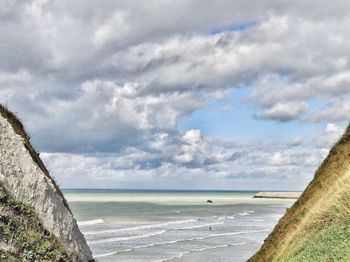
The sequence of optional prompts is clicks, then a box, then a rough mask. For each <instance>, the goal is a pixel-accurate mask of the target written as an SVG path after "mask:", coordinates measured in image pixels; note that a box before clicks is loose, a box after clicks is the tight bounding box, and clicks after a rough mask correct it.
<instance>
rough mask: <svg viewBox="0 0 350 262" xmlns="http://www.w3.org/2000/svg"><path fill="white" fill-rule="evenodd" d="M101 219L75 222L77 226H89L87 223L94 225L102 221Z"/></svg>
mask: <svg viewBox="0 0 350 262" xmlns="http://www.w3.org/2000/svg"><path fill="white" fill-rule="evenodd" d="M103 222H104V221H103V219H101V218H100V219H94V220H87V221H79V222H77V223H78V225H79V226H89V225H96V224H101V223H103Z"/></svg>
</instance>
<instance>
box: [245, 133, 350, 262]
mask: <svg viewBox="0 0 350 262" xmlns="http://www.w3.org/2000/svg"><path fill="white" fill-rule="evenodd" d="M249 261H250V262H254V261H258V262H263V261H269V262H270V261H288V262H289V261H307V262H311V261H350V128H348V129H347V131H346V132H345V134H344V135H343V137H342V138H341V139H340V140H339V142H338V143H337V144H336V145H335V146H334V147H333V148H332V150H331V151H330V153H329V155H328V156H327V158H326V159H325V161H324V162H323V163H322V165H321V166H320V167H319V169H318V170H317V172H316V174H315V177H314V179H313V180H312V182H311V183H310V184H309V186H308V187H307V189H306V190H305V191H304V193H303V194H302V196H301V197H300V198H299V199H298V201H297V202H296V203H295V204H294V205H293V206H292V207H291V208H290V209H289V210H288V211H287V213H286V214H285V216H284V217H283V218H282V219H281V220H280V221H279V223H278V224H277V226H276V227H275V229H274V230H273V232H272V233H271V234H270V236H269V237H268V238H267V239H266V240H265V242H264V244H263V246H262V247H261V249H260V250H259V251H258V252H257V253H256V254H255V255H254V256H253V257H252V258H251V259H250V260H249Z"/></svg>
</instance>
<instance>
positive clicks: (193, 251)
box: [154, 242, 246, 262]
mask: <svg viewBox="0 0 350 262" xmlns="http://www.w3.org/2000/svg"><path fill="white" fill-rule="evenodd" d="M245 244H246V243H245V242H242V243H236V244H229V245H220V246H213V247H206V248H201V249H195V250H191V251H186V252H183V253H180V254H178V255H176V256H173V257H169V258H164V259H160V260H155V261H154V262H166V261H171V260H174V259H177V258H182V257H183V256H185V255H188V254H191V253H198V252H204V251H208V250H213V249H218V248H226V247H231V246H242V245H245Z"/></svg>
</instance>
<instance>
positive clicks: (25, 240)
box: [0, 184, 77, 262]
mask: <svg viewBox="0 0 350 262" xmlns="http://www.w3.org/2000/svg"><path fill="white" fill-rule="evenodd" d="M76 260H77V256H76V254H68V253H67V252H66V250H65V248H64V246H63V245H62V244H61V243H60V241H59V240H58V239H57V238H56V237H55V236H54V235H53V234H51V233H50V232H49V231H47V230H46V229H45V228H44V227H43V225H42V223H41V222H40V220H39V219H38V217H37V216H36V214H35V212H34V211H33V209H32V208H31V207H29V206H27V205H25V204H23V203H20V202H17V201H16V200H15V199H14V198H13V197H11V196H10V195H9V194H8V193H7V192H6V190H5V189H4V188H3V187H2V186H1V184H0V261H33V262H34V261H62V262H63V261H76Z"/></svg>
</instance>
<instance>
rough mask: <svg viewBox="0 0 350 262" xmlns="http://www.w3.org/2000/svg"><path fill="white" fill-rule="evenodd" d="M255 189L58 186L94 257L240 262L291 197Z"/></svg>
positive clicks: (100, 258)
mask: <svg viewBox="0 0 350 262" xmlns="http://www.w3.org/2000/svg"><path fill="white" fill-rule="evenodd" d="M256 193H257V191H145V190H74V189H70V190H64V194H65V196H66V198H67V200H68V201H69V204H70V206H71V208H72V211H73V213H74V215H75V217H76V218H77V220H78V224H79V227H80V229H81V230H82V232H83V233H84V235H85V237H86V239H87V242H88V244H89V246H90V247H91V249H92V252H93V254H94V256H95V257H96V258H97V259H98V261H154V262H156V261H246V260H247V259H248V258H249V257H250V256H251V255H253V254H254V252H256V251H257V250H258V249H259V247H260V246H261V244H262V243H263V240H264V239H265V238H266V236H267V235H268V234H269V232H271V230H272V229H273V227H274V225H275V224H276V223H277V221H278V220H279V219H280V218H281V216H282V215H283V214H284V213H285V210H286V208H288V207H290V206H291V205H292V203H293V202H294V201H295V200H291V199H260V198H253V196H254V195H255V194H256ZM208 200H211V201H212V202H213V203H208V202H207V201H208Z"/></svg>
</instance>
